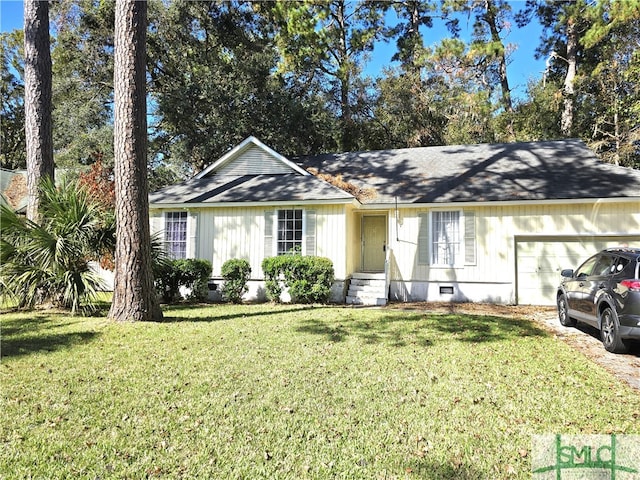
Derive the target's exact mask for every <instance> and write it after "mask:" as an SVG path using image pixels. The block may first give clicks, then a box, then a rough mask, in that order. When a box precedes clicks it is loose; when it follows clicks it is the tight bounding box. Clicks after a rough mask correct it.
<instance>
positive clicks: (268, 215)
mask: <svg viewBox="0 0 640 480" xmlns="http://www.w3.org/2000/svg"><path fill="white" fill-rule="evenodd" d="M273 215H274V212H271V211H270V212H264V256H265V258H266V257H272V256H273V252H274V244H273V241H274V240H273Z"/></svg>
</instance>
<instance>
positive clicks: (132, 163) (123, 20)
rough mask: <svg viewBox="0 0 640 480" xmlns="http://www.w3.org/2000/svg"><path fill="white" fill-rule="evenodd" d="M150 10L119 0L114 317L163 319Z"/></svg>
mask: <svg viewBox="0 0 640 480" xmlns="http://www.w3.org/2000/svg"><path fill="white" fill-rule="evenodd" d="M146 14H147V4H146V2H144V1H131V0H118V1H117V2H116V16H115V55H114V57H115V64H114V90H115V91H114V93H115V95H114V105H115V122H114V154H115V166H114V173H115V193H116V225H117V227H116V252H115V284H114V291H113V302H112V304H111V311H110V312H109V318H111V319H113V320H118V321H150V320H151V321H158V320H162V311H161V310H160V305H159V303H158V299H157V297H156V294H155V291H154V287H153V271H152V263H151V241H150V227H149V197H148V182H147V108H146V69H145V61H146V45H145V42H146V26H147V22H146Z"/></svg>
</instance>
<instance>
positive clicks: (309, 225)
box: [304, 210, 316, 255]
mask: <svg viewBox="0 0 640 480" xmlns="http://www.w3.org/2000/svg"><path fill="white" fill-rule="evenodd" d="M305 220H306V224H305V229H304V239H305V255H315V254H316V212H315V210H307V211H306V212H305Z"/></svg>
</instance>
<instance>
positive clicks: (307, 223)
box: [264, 207, 317, 257]
mask: <svg viewBox="0 0 640 480" xmlns="http://www.w3.org/2000/svg"><path fill="white" fill-rule="evenodd" d="M287 211H292V212H296V211H300V212H301V217H302V223H301V229H300V231H301V238H300V240H295V234H294V239H293V240H287V239H285V240H280V238H279V237H280V232H279V219H280V212H287ZM264 218H265V234H264V238H265V252H264V255H265V257H271V256H279V255H290V254H291V253H290V252H288V251H287V252H284V251H282V252H280V251H279V245H280V244H281V243H282V242H289V243H290V242H295V243H298V244H299V247H300V249H299V251H298V252H297V254H299V255H316V250H317V212H316V210H315V209H307V208H302V207H291V208H274V209H273V210H265V211H264ZM285 220H286V219H285ZM288 221H291V220H288ZM293 221H294V222H295V221H296V220H295V218H294V219H293ZM294 231H295V230H294ZM294 248H295V246H294Z"/></svg>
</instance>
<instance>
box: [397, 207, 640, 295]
mask: <svg viewBox="0 0 640 480" xmlns="http://www.w3.org/2000/svg"><path fill="white" fill-rule="evenodd" d="M464 210H465V213H466V212H467V208H465V209H464ZM473 211H474V212H475V229H476V263H475V265H465V266H464V267H460V268H446V267H445V268H443V267H432V266H430V265H425V264H423V263H422V262H420V261H419V255H418V250H417V246H418V241H417V240H418V237H419V236H420V218H421V217H422V216H423V215H425V214H427V213H428V212H429V210H428V209H415V210H414V209H401V210H400V211H399V214H398V235H397V239H396V238H395V236H394V235H392V236H391V245H390V246H391V252H390V260H391V262H390V266H391V280H392V281H396V282H400V283H404V284H416V285H417V284H419V283H420V282H422V283H424V282H432V283H434V284H439V285H442V284H447V282H448V283H451V284H456V285H461V284H466V285H468V286H469V285H481V286H483V287H482V288H484V290H485V291H486V293H487V298H490V297H491V294H492V290H493V292H496V291H500V292H502V293H500V295H498V296H499V297H500V298H502V301H513V302H515V300H516V290H515V288H516V275H517V273H516V272H517V269H516V240H517V238H519V237H525V236H526V237H531V236H556V237H563V238H564V240H563V241H562V242H560V243H557V244H556V245H558V246H559V247H558V248H569V249H570V246H571V242H568V240H569V239H571V238H573V239H574V240H579V239H580V238H584V237H593V236H594V235H595V236H600V237H602V236H608V237H609V238H607V239H606V240H608V243H606V245H607V246H611V244H612V243H616V238H618V239H620V242H626V243H636V244H640V237H639V236H638V235H640V202H636V203H631V202H627V203H609V202H606V203H605V202H603V203H595V204H593V205H590V204H567V205H551V204H549V205H530V206H482V207H477V208H475V209H473ZM629 233H631V234H633V235H632V236H628V234H629ZM634 235H635V236H634ZM611 237H613V238H611ZM634 238H635V242H633V239H634ZM528 240H531V239H530V238H528ZM596 240H597V239H596ZM603 240H605V239H603ZM630 240H632V241H631V242H630ZM600 245H601V243H598V242H597V241H596V242H595V243H593V247H594V248H595V247H597V248H600ZM532 248H533V247H532ZM594 253H595V252H594ZM552 254H553V253H552V252H550V251H548V250H547V251H546V253H545V255H552ZM558 255H560V256H562V255H564V253H563V252H558ZM567 267H571V265H568V266H567ZM554 268H555V267H554ZM405 288H406V289H407V291H406V292H404V293H403V294H402V295H404V296H405V297H407V298H409V297H411V288H410V287H405ZM473 288H475V287H473ZM423 290H424V289H423ZM480 290H482V289H480Z"/></svg>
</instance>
